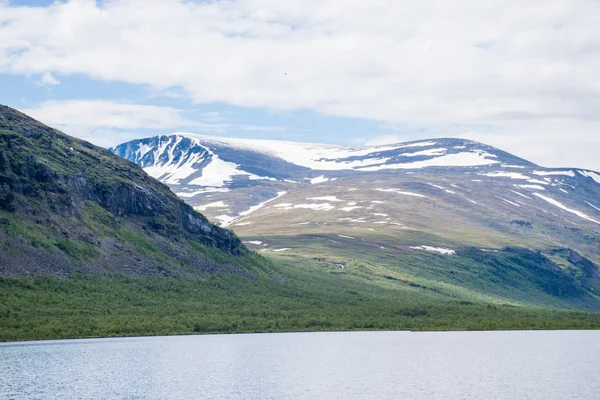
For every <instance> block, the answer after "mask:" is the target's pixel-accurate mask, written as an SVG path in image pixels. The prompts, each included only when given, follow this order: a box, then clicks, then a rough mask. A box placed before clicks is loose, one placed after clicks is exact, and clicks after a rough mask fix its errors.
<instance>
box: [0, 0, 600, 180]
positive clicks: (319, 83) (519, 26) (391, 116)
mask: <svg viewBox="0 0 600 400" xmlns="http://www.w3.org/2000/svg"><path fill="white" fill-rule="evenodd" d="M598 15H600V1H597V0H543V1H542V0H529V1H526V2H524V1H520V0H478V1H473V0H454V1H451V2H450V1H442V0H420V1H403V0H396V1H392V0H385V1H383V0H369V1H364V0H361V1H356V0H327V1H323V0H286V1H281V0H237V1H235V0H214V1H193V0H103V1H96V0H70V1H69V0H65V1H47V0H35V1H34V0H30V1H25V0H0V104H5V105H8V106H10V107H13V108H16V109H19V110H21V111H23V112H25V113H27V114H29V115H31V116H33V117H34V118H36V119H38V120H40V121H42V122H44V123H46V124H48V125H51V126H54V127H57V128H59V129H61V130H62V131H64V132H65V133H68V134H70V135H73V136H77V137H80V138H83V139H86V140H89V141H91V142H93V143H95V144H98V145H101V146H105V147H108V146H112V145H116V144H118V143H122V142H124V141H127V140H131V139H134V138H140V137H147V136H152V135H156V134H166V133H171V132H174V131H189V132H196V133H202V134H207V135H214V136H227V137H244V138H261V139H279V140H293V141H304V142H318V143H336V144H343V145H354V146H358V145H371V144H387V143H394V142H402V141H409V140H417V139H429V138H435V137H460V138H467V139H473V140H477V141H480V142H483V143H486V144H489V145H492V146H496V147H499V148H501V149H503V150H506V151H509V152H511V153H513V154H516V155H518V156H521V157H524V158H526V159H529V160H531V161H533V162H536V163H538V164H540V165H543V166H548V167H579V168H588V169H593V170H597V171H599V170H600V24H599V23H598Z"/></svg>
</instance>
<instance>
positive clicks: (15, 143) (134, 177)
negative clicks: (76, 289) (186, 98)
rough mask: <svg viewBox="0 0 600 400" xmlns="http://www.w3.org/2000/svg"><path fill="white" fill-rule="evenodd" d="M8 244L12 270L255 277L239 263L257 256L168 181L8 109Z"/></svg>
mask: <svg viewBox="0 0 600 400" xmlns="http://www.w3.org/2000/svg"><path fill="white" fill-rule="evenodd" d="M0 243H1V245H0V275H4V276H36V275H54V276H65V275H67V274H69V273H73V272H79V273H94V274H111V273H113V274H114V273H122V274H126V275H130V276H143V275H157V276H188V277H194V276H196V277H197V276H200V275H203V274H204V273H207V272H215V271H230V272H235V273H241V274H249V272H248V271H246V270H245V269H243V268H240V267H238V266H235V265H234V264H235V263H236V262H237V260H238V259H239V260H241V259H242V258H243V257H244V255H245V254H248V251H247V249H246V248H245V246H244V245H243V244H242V243H241V242H240V240H239V239H238V238H237V237H236V236H235V235H234V234H232V233H231V232H229V231H227V230H225V229H223V228H220V227H218V226H215V225H213V224H211V223H210V222H208V221H207V219H206V218H205V217H204V216H203V215H201V214H200V213H198V212H197V211H195V210H194V209H193V208H192V207H190V206H189V205H187V204H185V203H184V202H183V201H181V200H180V199H179V198H177V196H175V195H174V194H173V193H172V192H171V191H170V190H169V188H168V187H167V186H166V185H164V184H162V183H160V182H158V181H157V180H155V179H154V178H151V177H150V176H148V175H147V174H146V173H145V172H144V171H143V170H142V169H141V168H139V167H138V166H137V165H135V164H134V163H131V162H128V161H126V160H123V159H122V158H119V157H116V156H115V155H113V154H112V153H111V152H109V151H107V150H106V149H103V148H100V147H96V146H93V145H91V144H90V143H87V142H84V141H81V140H78V139H75V138H73V137H70V136H67V135H65V134H63V133H61V132H59V131H57V130H55V129H52V128H50V127H47V126H45V125H43V124H41V123H39V122H37V121H35V120H33V119H31V118H29V117H27V116H25V115H23V114H21V113H19V112H18V111H16V110H13V109H11V108H9V107H6V106H0ZM225 259H227V260H228V261H226V262H223V260H225ZM242 264H243V263H242Z"/></svg>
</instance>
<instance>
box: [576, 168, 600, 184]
mask: <svg viewBox="0 0 600 400" xmlns="http://www.w3.org/2000/svg"><path fill="white" fill-rule="evenodd" d="M577 172H579V173H580V174H581V175H583V176H585V177H587V178H592V179H593V180H595V181H596V182H597V183H600V174H598V173H596V172H592V171H584V170H578V171H577Z"/></svg>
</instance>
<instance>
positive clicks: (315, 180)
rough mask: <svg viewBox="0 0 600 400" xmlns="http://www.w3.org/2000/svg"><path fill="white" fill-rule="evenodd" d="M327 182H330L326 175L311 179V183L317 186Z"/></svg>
mask: <svg viewBox="0 0 600 400" xmlns="http://www.w3.org/2000/svg"><path fill="white" fill-rule="evenodd" d="M327 181H329V178H325V176H324V175H321V176H317V177H316V178H313V179H311V180H310V183H311V184H313V185H316V184H319V183H323V182H327Z"/></svg>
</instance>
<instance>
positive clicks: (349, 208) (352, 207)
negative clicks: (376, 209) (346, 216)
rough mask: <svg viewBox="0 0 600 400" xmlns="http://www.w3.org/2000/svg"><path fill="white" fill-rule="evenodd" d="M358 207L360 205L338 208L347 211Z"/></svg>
mask: <svg viewBox="0 0 600 400" xmlns="http://www.w3.org/2000/svg"><path fill="white" fill-rule="evenodd" d="M359 208H362V206H351V207H342V208H340V210H342V211H346V212H348V211H354V210H357V209H359Z"/></svg>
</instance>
